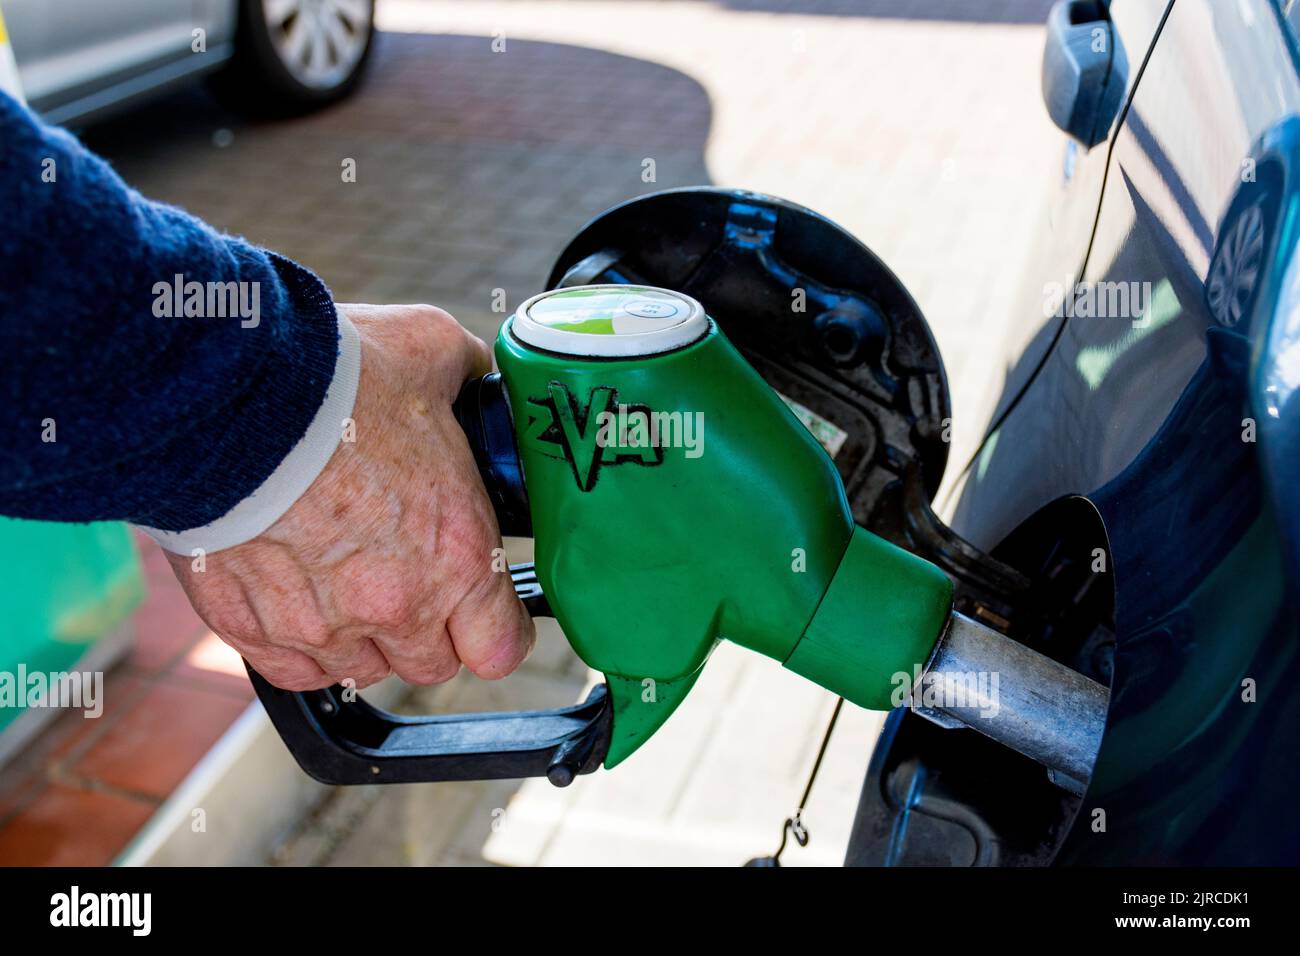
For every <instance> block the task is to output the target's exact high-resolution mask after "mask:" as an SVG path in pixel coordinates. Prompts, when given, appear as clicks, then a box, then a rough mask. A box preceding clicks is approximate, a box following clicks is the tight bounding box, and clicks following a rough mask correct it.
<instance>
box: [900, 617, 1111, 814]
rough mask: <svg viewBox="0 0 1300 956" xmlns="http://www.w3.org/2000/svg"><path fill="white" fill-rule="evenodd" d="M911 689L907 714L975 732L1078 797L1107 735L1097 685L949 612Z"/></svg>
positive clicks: (1103, 699) (1102, 694) (1103, 698)
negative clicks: (1033, 764) (1022, 758)
mask: <svg viewBox="0 0 1300 956" xmlns="http://www.w3.org/2000/svg"><path fill="white" fill-rule="evenodd" d="M917 684H918V685H919V686H916V687H914V688H913V689H912V694H911V698H912V709H913V710H915V711H916V713H918V714H920V715H921V716H922V717H925V718H926V719H927V720H930V721H932V722H933V723H936V724H939V725H940V726H942V727H953V728H955V727H968V728H971V729H972V730H976V731H979V732H980V733H981V734H983V735H984V736H986V737H989V738H991V739H993V740H996V741H998V742H999V743H1001V744H1004V745H1005V746H1007V747H1010V748H1011V749H1012V750H1015V751H1017V752H1018V753H1022V754H1024V755H1025V756H1027V757H1031V758H1032V759H1034V760H1036V761H1038V762H1039V763H1040V764H1042V765H1043V766H1044V767H1046V768H1047V770H1048V774H1049V775H1050V776H1051V778H1052V780H1053V781H1054V782H1055V783H1056V784H1057V785H1058V786H1060V787H1063V788H1064V789H1066V790H1069V791H1071V792H1073V793H1076V794H1082V793H1083V791H1084V789H1085V788H1086V786H1087V783H1088V778H1089V777H1090V776H1091V775H1092V767H1093V764H1094V763H1095V762H1096V759H1097V751H1098V750H1099V749H1100V747H1101V738H1102V733H1103V732H1104V731H1105V729H1106V710H1107V707H1108V706H1109V703H1110V692H1109V691H1108V690H1107V689H1106V688H1105V687H1103V686H1102V685H1101V684H1099V683H1097V682H1096V681H1094V680H1091V679H1089V678H1088V677H1085V676H1084V675H1083V674H1080V673H1079V672H1078V671H1076V670H1073V669H1071V668H1069V667H1067V666H1065V665H1064V664H1062V663H1060V662H1059V661H1056V660H1053V659H1052V658H1050V657H1048V656H1046V655H1045V654H1040V653H1038V652H1037V651H1035V650H1032V649H1031V648H1029V647H1026V646H1025V645H1024V644H1021V643H1020V642H1019V641H1015V640H1013V639H1011V638H1009V637H1007V636H1006V635H1005V634H1002V633H1000V632H998V631H995V630H993V629H992V628H990V627H985V626H984V625H983V624H980V623H979V622H978V621H974V620H972V619H970V618H969V617H966V616H965V615H964V614H959V613H956V612H954V613H953V615H952V617H951V619H950V620H949V622H948V626H947V628H946V629H945V630H944V632H943V634H942V635H941V636H940V638H939V641H938V643H937V644H936V645H935V648H934V652H933V653H932V654H931V656H930V660H929V662H928V663H927V665H926V667H925V669H924V672H923V673H922V675H921V679H920V680H919V681H917Z"/></svg>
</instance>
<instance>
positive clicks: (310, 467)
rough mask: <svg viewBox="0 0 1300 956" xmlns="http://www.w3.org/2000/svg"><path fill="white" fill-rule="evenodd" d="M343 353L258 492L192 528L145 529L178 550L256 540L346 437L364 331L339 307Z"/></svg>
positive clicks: (166, 546) (211, 549)
mask: <svg viewBox="0 0 1300 956" xmlns="http://www.w3.org/2000/svg"><path fill="white" fill-rule="evenodd" d="M338 318H339V354H338V358H337V360H336V361H335V363H334V378H333V380H332V381H331V382H330V385H329V388H328V389H327V390H326V392H325V400H324V401H323V402H321V406H320V408H319V409H317V410H316V417H315V418H313V419H312V421H311V424H310V425H308V426H307V431H306V432H304V433H303V436H302V438H300V439H299V440H298V444H296V445H294V446H293V449H292V450H291V451H290V452H289V454H288V455H286V456H285V458H284V460H283V461H281V462H280V464H279V465H278V466H277V467H276V469H275V471H273V472H271V474H270V476H269V477H268V478H267V479H266V481H264V482H262V484H260V485H259V486H258V487H257V489H256V490H254V492H253V493H252V494H251V495H249V496H248V497H247V498H245V499H244V500H243V501H241V502H239V504H237V505H235V507H233V508H231V509H230V510H229V511H228V512H226V513H225V514H224V515H222V516H221V517H220V518H218V519H217V520H216V521H213V522H212V523H211V524H206V525H203V526H202V527H199V528H191V529H189V530H188V531H159V530H158V529H157V528H146V527H143V526H140V530H141V531H143V532H144V533H145V534H147V535H149V537H151V538H153V539H154V540H155V541H157V542H158V543H159V544H160V545H162V547H163V548H164V549H165V550H167V551H171V552H172V553H174V554H186V555H192V554H194V553H195V551H196V550H199V551H201V552H202V553H204V554H212V553H213V552H214V551H220V550H222V549H223V548H233V547H234V546H235V545H237V544H243V543H244V542H245V541H251V540H252V539H253V538H256V537H257V536H258V535H259V534H261V533H262V532H263V531H265V530H266V529H267V528H269V527H271V525H273V524H275V522H276V521H278V520H279V519H280V516H281V515H283V514H284V513H285V512H286V511H288V510H289V509H290V508H291V507H293V504H294V502H296V501H297V500H298V499H299V498H301V497H302V496H303V494H304V493H306V491H307V489H308V488H309V487H311V483H312V482H313V481H315V480H316V477H317V476H318V475H319V474H320V473H321V472H322V471H324V470H325V466H326V465H327V464H328V463H329V460H330V456H332V455H333V454H334V449H335V448H337V447H338V445H339V442H340V441H342V439H343V429H344V423H345V422H346V421H347V419H349V418H350V417H351V416H352V408H353V405H354V404H355V403H356V398H357V383H358V382H359V381H360V379H361V336H360V335H358V334H357V330H356V327H355V326H353V324H352V323H351V322H349V321H348V318H347V316H345V315H343V314H342V313H339V317H338Z"/></svg>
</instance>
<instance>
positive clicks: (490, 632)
mask: <svg viewBox="0 0 1300 956" xmlns="http://www.w3.org/2000/svg"><path fill="white" fill-rule="evenodd" d="M338 309H339V311H340V312H342V313H345V314H346V315H347V316H348V318H349V319H351V321H352V323H353V325H355V326H356V329H357V331H358V333H359V334H360V336H361V355H362V359H361V379H360V383H359V386H358V389H357V398H356V403H355V408H354V411H353V415H352V418H353V420H354V422H355V441H354V442H342V443H340V445H339V446H338V448H337V449H336V450H335V452H334V454H333V456H332V457H331V459H330V461H329V464H328V465H326V467H325V470H324V471H322V472H321V474H320V475H319V476H317V478H316V480H315V481H314V482H313V483H312V485H311V487H310V488H309V489H308V490H307V492H306V493H305V494H304V495H303V496H302V497H301V498H299V499H298V501H297V502H296V503H295V504H294V505H293V507H292V508H290V509H289V510H288V511H287V512H285V514H284V515H283V516H281V517H280V519H279V520H278V521H276V523H275V524H273V525H272V526H271V527H270V528H269V529H267V530H266V531H265V532H263V533H262V534H261V535H260V536H258V537H257V538H254V539H253V540H251V541H247V542H245V543H243V544H240V545H236V546H235V547H231V548H227V549H225V550H222V551H219V552H217V553H215V554H211V555H208V556H207V557H206V558H205V561H204V562H203V565H204V569H203V570H202V571H196V570H194V568H193V567H192V565H191V561H190V559H189V558H188V557H187V556H185V555H176V554H168V560H169V561H170V562H171V565H172V569H173V570H174V571H175V573H176V576H177V577H178V578H179V579H180V582H181V585H182V586H183V587H184V588H185V593H186V594H187V595H188V596H189V598H190V602H191V603H192V604H193V605H194V608H195V610H196V611H198V613H199V615H200V616H201V617H202V618H203V620H204V621H205V622H206V623H207V625H208V626H209V627H210V628H212V630H213V631H214V632H215V633H216V634H217V635H218V636H219V637H221V638H222V639H223V640H224V641H225V642H226V643H228V644H230V645H231V646H232V647H234V648H235V650H237V651H239V653H240V654H242V655H243V656H244V658H245V659H246V660H247V661H248V662H249V663H250V664H251V665H252V666H253V667H254V668H255V669H256V670H257V671H258V672H259V673H260V674H262V676H264V677H265V678H266V679H267V680H269V681H270V682H271V683H272V684H275V685H276V686H278V687H282V688H285V689H286V690H313V689H316V688H320V687H326V686H328V685H329V684H332V683H337V682H341V681H343V680H345V679H348V678H351V679H352V680H354V681H355V682H356V686H357V687H365V686H367V685H369V684H373V683H375V682H376V681H379V680H381V679H383V678H384V677H386V676H388V674H389V673H390V672H395V673H396V674H397V675H398V676H399V677H401V678H402V679H403V680H406V681H408V682H410V683H414V684H434V683H440V682H442V681H446V680H449V679H450V678H452V677H453V676H455V674H456V673H457V672H458V671H459V669H460V665H461V664H462V663H463V664H465V666H467V667H468V668H469V669H470V670H471V671H473V672H474V673H475V674H477V675H478V676H480V677H485V678H489V679H494V678H499V677H504V676H505V675H506V674H509V673H510V672H511V671H513V670H514V669H515V668H516V667H517V666H518V665H519V664H520V663H521V662H522V661H523V660H524V658H525V657H527V655H528V652H529V650H530V649H531V648H532V644H533V641H534V639H535V633H534V629H533V624H532V620H531V618H530V617H529V616H528V613H527V612H526V611H525V610H524V607H523V605H522V604H521V603H520V602H519V600H518V598H517V597H516V596H515V592H514V586H513V583H512V582H511V578H510V575H509V574H508V573H500V572H494V571H493V564H494V562H493V557H494V555H493V549H495V548H498V547H500V545H501V536H500V532H499V531H498V529H497V522H496V517H495V515H494V514H493V511H492V506H491V504H490V503H489V501H488V498H487V494H486V492H485V491H484V489H483V486H482V483H481V481H480V478H479V474H478V470H477V468H476V466H475V464H474V458H473V455H472V453H471V452H470V449H469V445H468V443H467V442H466V440H465V436H464V433H463V432H462V431H461V429H460V426H459V425H458V424H457V422H456V419H455V418H454V417H453V415H452V411H451V406H452V402H453V401H454V400H455V398H456V395H457V393H458V392H459V391H460V387H461V385H462V384H463V383H464V382H465V381H466V380H467V379H469V378H472V377H474V376H477V375H482V374H484V373H486V372H487V371H489V370H490V368H491V358H490V354H489V352H488V349H487V346H485V345H484V344H483V342H482V341H481V340H479V339H477V338H475V337H474V336H473V335H471V334H470V333H469V332H468V331H466V330H465V329H464V328H463V327H462V326H461V325H460V324H459V323H457V322H456V320H455V319H453V318H452V317H451V316H450V315H448V314H447V313H446V312H444V311H443V310H441V309H437V308H433V307H432V306H425V305H410V306H406V305H401V306H371V305H347V306H338ZM340 428H342V423H340Z"/></svg>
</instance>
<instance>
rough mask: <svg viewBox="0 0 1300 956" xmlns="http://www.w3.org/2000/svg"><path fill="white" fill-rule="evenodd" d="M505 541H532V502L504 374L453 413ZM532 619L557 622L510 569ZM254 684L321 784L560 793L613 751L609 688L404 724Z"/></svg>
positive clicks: (337, 698)
mask: <svg viewBox="0 0 1300 956" xmlns="http://www.w3.org/2000/svg"><path fill="white" fill-rule="evenodd" d="M453 411H454V413H455V415H456V420H457V421H458V422H459V423H460V425H461V428H462V429H463V430H464V431H465V437H466V439H467V440H468V442H469V446H470V450H471V451H472V452H473V454H474V461H475V464H476V465H477V466H478V470H479V475H480V477H481V478H482V479H483V484H484V487H485V488H486V489H487V493H488V498H489V499H490V500H491V502H492V507H493V510H495V512H496V515H497V521H498V523H499V525H500V527H501V533H502V534H503V535H514V536H531V535H532V522H531V520H530V518H529V512H528V494H527V492H526V490H525V488H524V477H523V469H522V467H521V466H520V462H519V452H518V449H517V446H516V444H515V435H514V426H513V423H512V420H511V415H510V406H509V402H508V400H507V398H506V393H505V388H504V385H503V383H502V381H501V376H500V375H499V374H496V373H493V374H491V375H486V376H484V377H483V378H479V379H474V380H472V381H470V382H467V383H466V384H465V386H464V388H463V389H462V390H461V393H460V395H459V396H458V397H457V399H456V402H455V404H454V406H453ZM510 577H511V579H512V580H513V582H514V587H515V593H516V594H517V595H518V596H519V599H520V600H521V601H522V602H523V604H524V607H525V608H527V610H528V613H529V614H531V615H532V616H533V617H549V616H551V608H550V605H549V604H548V603H547V600H546V595H545V594H543V593H542V588H541V585H540V583H539V582H538V580H537V572H536V569H535V568H534V567H533V565H532V564H517V565H512V566H511V567H510ZM248 676H249V679H250V680H251V681H252V682H253V688H254V689H255V690H256V691H257V696H258V699H260V700H261V702H262V706H263V707H264V708H266V712H267V715H268V716H269V717H270V718H271V723H272V724H273V725H274V726H275V729H276V731H277V732H278V733H279V734H280V737H281V739H283V740H284V742H285V745H286V746H287V747H288V748H289V752H290V753H291V754H292V755H293V757H294V759H295V760H297V762H298V765H299V766H300V767H302V769H303V770H305V771H306V772H307V773H308V774H310V775H311V776H312V777H314V778H315V779H317V780H319V781H320V782H322V783H327V784H334V785H350V784H370V783H421V782H431V781H444V780H502V779H517V778H522V777H541V776H545V777H546V778H547V779H549V780H550V781H551V782H552V783H553V784H555V785H556V786H559V787H564V786H568V785H569V783H571V782H572V781H573V779H574V777H576V776H578V775H579V774H584V773H591V772H592V771H593V770H595V769H596V768H597V767H598V766H600V764H601V763H602V762H603V761H604V759H605V755H606V753H607V752H608V750H609V740H610V732H611V726H612V721H613V718H612V709H611V705H610V700H609V693H608V691H607V690H606V688H605V686H604V685H600V686H598V687H596V688H595V689H593V690H592V692H591V693H590V694H589V695H588V697H587V699H586V700H585V701H584V702H582V703H580V704H575V705H573V706H571V707H561V708H556V709H554V710H540V711H520V712H516V713H488V714H451V715H438V716H420V717H408V716H401V715H397V714H391V713H388V712H386V711H383V710H380V709H379V708H377V707H374V706H372V705H370V704H368V703H366V702H365V701H364V700H362V699H361V698H360V697H359V696H358V695H357V693H356V690H355V688H353V689H346V688H344V687H341V686H339V685H337V684H336V685H334V686H333V687H328V688H326V689H324V690H317V691H305V692H295V691H286V690H281V689H279V688H277V687H273V686H272V685H271V684H270V683H269V682H268V681H267V680H266V679H265V678H264V677H262V676H261V675H260V674H258V673H257V672H256V671H255V670H253V668H252V667H249V668H248Z"/></svg>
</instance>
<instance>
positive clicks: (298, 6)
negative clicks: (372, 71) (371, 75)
mask: <svg viewBox="0 0 1300 956" xmlns="http://www.w3.org/2000/svg"><path fill="white" fill-rule="evenodd" d="M374 18H375V3H374V0H243V2H242V3H241V4H240V7H239V28H238V31H237V33H236V35H235V55H234V57H233V58H232V60H231V62H230V65H229V66H228V68H227V69H226V70H225V71H224V72H223V73H222V75H221V76H220V77H219V78H218V86H219V88H222V92H224V93H227V94H232V95H233V98H234V99H236V100H237V101H238V104H239V105H240V106H243V107H245V108H249V109H252V110H254V111H257V112H270V113H299V112H305V111H307V110H311V109H315V108H317V107H320V106H325V105H326V104H329V103H333V102H334V101H336V100H338V99H340V98H342V97H344V96H346V95H347V94H348V93H349V92H351V90H352V89H353V87H355V86H356V85H357V83H358V82H359V81H360V79H361V74H362V71H363V70H364V69H365V65H366V61H367V59H368V58H369V56H370V46H371V41H372V40H373V38H374V32H375V22H374Z"/></svg>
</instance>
